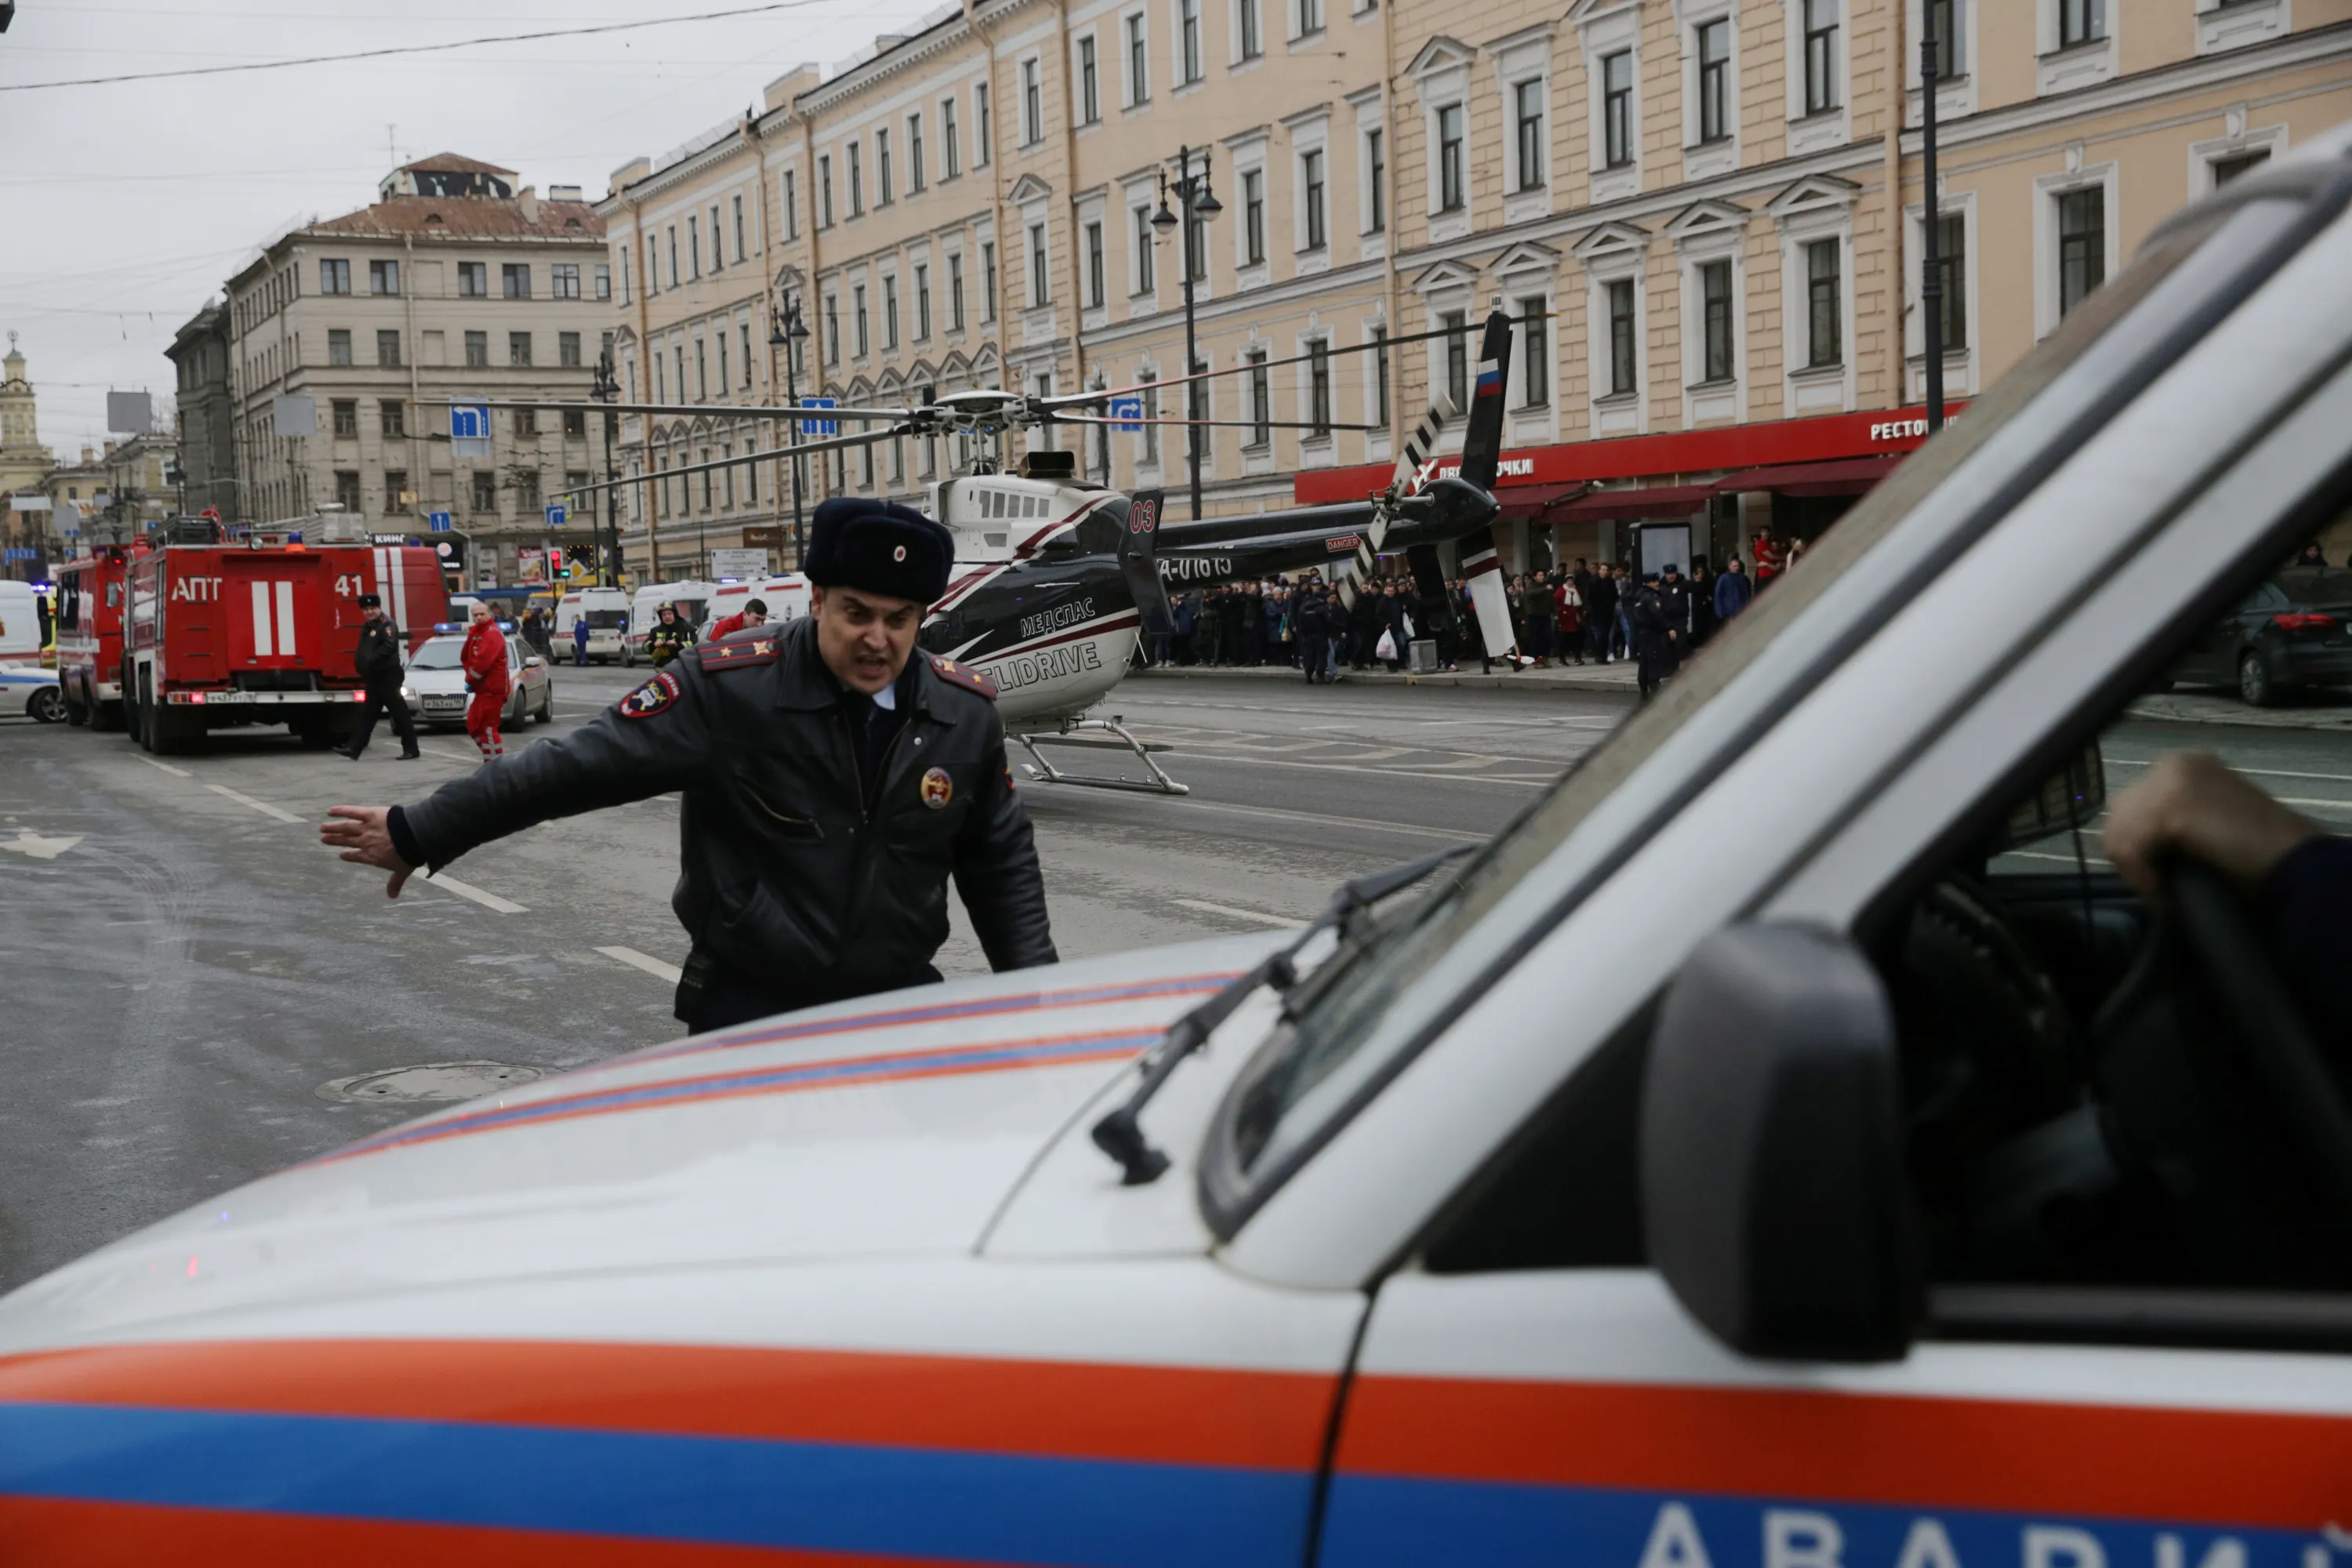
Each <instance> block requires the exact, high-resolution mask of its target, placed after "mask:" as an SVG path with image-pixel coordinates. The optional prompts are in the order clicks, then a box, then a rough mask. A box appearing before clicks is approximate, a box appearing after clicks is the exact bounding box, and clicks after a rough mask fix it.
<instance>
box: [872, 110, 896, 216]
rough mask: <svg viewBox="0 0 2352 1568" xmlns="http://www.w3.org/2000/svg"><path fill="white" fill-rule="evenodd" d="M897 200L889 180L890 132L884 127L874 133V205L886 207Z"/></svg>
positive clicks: (893, 187)
mask: <svg viewBox="0 0 2352 1568" xmlns="http://www.w3.org/2000/svg"><path fill="white" fill-rule="evenodd" d="M897 200H898V189H897V187H896V185H895V184H894V183H893V181H892V178H891V168H890V132H889V131H888V129H887V127H886V128H884V129H882V130H879V131H877V132H874V205H876V206H877V207H887V206H888V205H890V204H891V203H892V202H894V201H897Z"/></svg>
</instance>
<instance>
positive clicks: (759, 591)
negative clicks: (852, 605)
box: [701, 572, 809, 637]
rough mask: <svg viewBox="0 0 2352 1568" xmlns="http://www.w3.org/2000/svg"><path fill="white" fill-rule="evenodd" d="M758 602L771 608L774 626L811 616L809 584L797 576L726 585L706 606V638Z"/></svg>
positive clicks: (769, 611)
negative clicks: (778, 623) (720, 625)
mask: <svg viewBox="0 0 2352 1568" xmlns="http://www.w3.org/2000/svg"><path fill="white" fill-rule="evenodd" d="M754 599H757V600H759V601H760V602H761V604H763V605H767V606H768V619H769V621H770V622H771V623H776V622H781V621H796V620H798V619H800V618H801V617H802V616H805V615H807V614H808V613H809V581H808V579H807V578H805V577H803V576H802V575H801V574H799V573H797V572H788V573H786V574H784V575H782V576H781V577H754V578H752V579H751V581H750V582H747V583H722V584H719V588H718V590H717V591H716V592H714V593H713V594H712V595H710V603H709V605H705V606H704V614H703V617H702V622H701V626H702V635H703V636H704V637H709V635H710V628H711V627H713V626H717V625H718V624H719V622H720V621H723V620H725V619H726V618H727V617H728V616H731V615H735V614H737V613H738V612H740V610H741V609H742V608H743V606H744V605H748V604H750V603H751V601H752V600H754Z"/></svg>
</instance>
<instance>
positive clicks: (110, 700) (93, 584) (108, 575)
mask: <svg viewBox="0 0 2352 1568" xmlns="http://www.w3.org/2000/svg"><path fill="white" fill-rule="evenodd" d="M146 552H147V547H146V546H145V545H143V544H139V545H130V544H101V545H99V546H98V547H97V548H96V549H94V550H92V551H91V552H90V553H89V554H88V555H85V556H82V557H81V558H79V560H75V561H68V562H67V563H65V564H64V565H62V566H59V567H58V570H57V584H58V686H59V688H60V689H62V690H63V691H64V694H65V700H66V717H67V719H68V720H69V721H72V722H74V723H76V724H88V725H89V726H90V727H91V728H93V729H98V730H120V729H121V728H122V608H123V605H122V600H123V596H124V595H125V594H126V593H128V592H129V587H128V584H126V583H125V581H124V576H125V574H126V573H127V572H128V571H129V569H130V565H131V560H132V558H133V557H134V556H138V555H143V554H145V553H146Z"/></svg>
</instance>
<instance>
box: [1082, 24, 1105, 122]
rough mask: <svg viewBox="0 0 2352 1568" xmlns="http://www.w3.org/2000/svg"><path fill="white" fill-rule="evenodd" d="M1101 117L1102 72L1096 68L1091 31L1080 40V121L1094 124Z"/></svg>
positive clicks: (1093, 40)
mask: <svg viewBox="0 0 2352 1568" xmlns="http://www.w3.org/2000/svg"><path fill="white" fill-rule="evenodd" d="M1101 119H1102V81H1101V73H1100V72H1099V71H1097V69H1096V68H1095V39H1094V35H1093V34H1092V33H1089V34H1087V36H1086V37H1083V38H1080V39H1079V40H1078V123H1079V124H1081V125H1092V124H1094V123H1096V122H1097V121H1099V120H1101Z"/></svg>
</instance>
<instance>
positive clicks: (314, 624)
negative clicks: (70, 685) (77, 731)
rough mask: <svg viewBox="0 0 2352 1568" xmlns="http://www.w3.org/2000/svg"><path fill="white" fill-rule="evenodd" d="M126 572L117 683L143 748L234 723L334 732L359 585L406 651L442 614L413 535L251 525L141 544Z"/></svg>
mask: <svg viewBox="0 0 2352 1568" xmlns="http://www.w3.org/2000/svg"><path fill="white" fill-rule="evenodd" d="M183 526H184V525H183ZM216 532H217V531H215V533H216ZM185 536H186V535H185V534H184V533H175V534H174V535H173V537H175V538H176V537H185ZM125 575H126V579H127V581H128V584H129V586H130V595H129V598H130V604H129V606H128V609H129V615H128V618H127V624H126V627H125V631H124V636H123V643H124V647H123V660H122V691H123V695H124V700H125V701H126V702H128V703H129V704H130V711H129V715H128V716H129V718H130V721H131V731H132V733H133V734H134V735H135V736H136V737H137V739H138V741H139V743H140V744H141V745H142V746H144V747H145V748H146V749H147V750H149V751H151V752H177V751H184V750H186V749H188V748H189V747H192V746H194V745H195V744H197V743H198V742H201V741H202V740H203V739H204V737H205V733H206V732H207V731H212V730H221V729H227V728H229V727H230V726H232V725H239V724H284V725H286V726H287V727H288V728H289V729H290V730H292V731H294V733H295V734H296V735H298V736H299V737H300V738H301V741H302V743H303V744H304V745H306V746H310V747H312V748H314V749H316V748H323V747H326V746H329V745H331V744H333V743H334V742H337V741H339V740H341V739H342V738H343V737H344V736H345V735H346V734H348V733H349V732H350V730H351V726H352V721H353V720H354V718H355V717H356V716H357V710H358V704H359V701H360V699H361V695H362V693H361V687H360V679H359V671H358V670H357V668H355V667H354V665H353V663H352V656H353V655H354V654H355V653H356V651H357V650H358V647H359V626H360V621H361V618H362V617H361V615H360V606H359V599H360V595H362V594H374V595H378V596H380V597H381V598H382V599H383V607H384V610H385V612H386V613H387V614H389V615H390V616H392V618H393V621H394V624H395V625H397V626H399V627H400V628H401V630H402V632H403V633H404V634H405V635H406V637H407V638H408V646H409V648H410V650H411V651H412V652H413V651H414V650H415V648H416V647H419V646H420V645H422V643H423V642H424V640H425V638H426V637H430V636H432V634H433V627H434V625H435V623H436V622H438V621H440V620H442V619H443V618H445V617H446V616H447V614H448V600H447V597H446V593H445V591H444V590H443V588H442V585H441V563H440V561H439V559H438V557H437V556H436V554H435V552H433V551H431V550H429V549H425V548H424V547H421V546H409V545H369V544H305V543H303V542H302V541H301V538H300V536H299V534H290V533H285V532H271V531H262V530H256V531H253V532H251V533H249V534H247V536H246V537H245V538H243V539H241V540H235V541H221V540H219V539H217V538H215V541H214V542H209V543H167V544H163V545H160V546H158V547H156V548H154V549H151V550H146V551H142V552H140V553H139V554H138V555H136V556H135V557H133V558H132V560H131V562H130V563H129V566H128V569H127V572H126V574H125Z"/></svg>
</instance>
